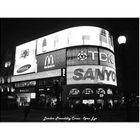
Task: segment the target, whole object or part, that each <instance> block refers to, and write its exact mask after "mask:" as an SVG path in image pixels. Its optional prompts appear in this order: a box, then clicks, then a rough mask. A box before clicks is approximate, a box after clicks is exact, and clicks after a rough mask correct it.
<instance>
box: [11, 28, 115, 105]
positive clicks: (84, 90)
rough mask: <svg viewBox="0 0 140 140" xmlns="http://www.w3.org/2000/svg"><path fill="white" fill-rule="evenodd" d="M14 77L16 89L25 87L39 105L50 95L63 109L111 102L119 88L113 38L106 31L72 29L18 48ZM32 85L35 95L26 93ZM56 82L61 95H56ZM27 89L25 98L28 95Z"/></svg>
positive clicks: (98, 29) (100, 29) (99, 29)
mask: <svg viewBox="0 0 140 140" xmlns="http://www.w3.org/2000/svg"><path fill="white" fill-rule="evenodd" d="M17 52H18V53H17ZM21 62H22V63H21ZM22 74H24V75H22ZM14 75H15V76H13V82H15V84H16V85H19V86H17V87H20V85H26V86H24V88H25V89H26V91H27V92H28V91H29V92H28V94H30V93H34V94H35V95H34V98H33V99H34V100H37V101H38V99H39V98H40V97H41V96H46V98H47V96H48V95H49V96H51V94H52V96H53V97H54V96H55V97H56V98H57V101H59V100H60V101H62V102H63V105H64V106H67V105H69V106H71V105H72V104H83V105H84V104H92V103H93V102H94V101H96V100H97V99H98V98H99V99H100V98H105V99H108V98H112V97H113V94H114V92H115V89H116V86H117V80H116V68H115V57H114V46H113V38H112V36H111V34H110V33H109V32H108V31H107V30H105V29H102V28H98V27H94V26H78V27H72V28H68V29H65V30H62V31H59V32H56V33H53V34H50V35H47V36H44V37H41V38H39V39H37V40H34V41H31V42H29V43H25V44H23V45H20V46H17V49H16V59H15V68H14ZM29 81H30V83H32V82H31V81H34V83H35V84H34V87H32V91H30V90H27V89H29V88H30V83H29ZM55 81H57V82H58V83H59V87H60V89H61V90H60V93H56V92H57V91H54V88H53V87H54V83H55ZM26 82H28V84H25V83H26ZM20 83H22V84H20ZM27 85H28V86H27ZM15 87H16V86H15ZM51 87H52V89H53V91H51V93H49V90H50V89H51ZM24 88H23V93H22V97H25V96H26V95H27V92H26V91H24ZM33 88H34V89H33ZM17 91H18V93H17V95H18V97H21V96H20V95H21V93H19V92H20V91H19V90H17ZM25 92H26V95H25V94H24V93H25ZM43 94H44V95H43ZM24 95H25V96H24ZM29 97H30V100H31V99H32V98H31V97H32V96H31V95H30V96H29Z"/></svg>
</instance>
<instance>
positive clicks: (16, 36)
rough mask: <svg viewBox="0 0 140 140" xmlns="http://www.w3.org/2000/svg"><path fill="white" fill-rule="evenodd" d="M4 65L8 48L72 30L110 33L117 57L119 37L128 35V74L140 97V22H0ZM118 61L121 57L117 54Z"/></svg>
mask: <svg viewBox="0 0 140 140" xmlns="http://www.w3.org/2000/svg"><path fill="white" fill-rule="evenodd" d="M0 20H1V29H0V30H1V55H0V57H1V62H3V61H4V56H5V53H6V51H7V49H8V48H11V50H12V51H13V53H14V51H15V47H16V46H17V45H20V44H23V43H25V42H28V41H31V40H34V39H37V38H39V37H42V36H45V35H48V34H51V33H54V32H57V31H60V30H63V29H66V28H69V27H73V26H81V25H84V26H88V25H90V26H97V27H101V28H104V29H106V30H108V31H109V32H110V33H111V34H112V35H113V38H114V46H115V50H116V53H117V52H118V51H120V48H119V47H120V46H119V45H118V44H117V37H118V36H119V35H122V34H123V35H126V37H127V44H126V48H125V55H126V63H127V65H126V66H125V71H126V73H127V76H128V79H129V82H128V86H129V87H131V88H130V90H131V91H132V92H137V93H138V87H139V84H138V80H139V19H138V18H1V19H0ZM116 57H119V55H118V54H116Z"/></svg>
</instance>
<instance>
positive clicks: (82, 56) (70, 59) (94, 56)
mask: <svg viewBox="0 0 140 140" xmlns="http://www.w3.org/2000/svg"><path fill="white" fill-rule="evenodd" d="M87 64H89V65H98V50H97V48H96V47H86V46H85V47H76V48H69V49H68V50H67V66H74V65H87Z"/></svg>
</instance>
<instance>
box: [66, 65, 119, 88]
mask: <svg viewBox="0 0 140 140" xmlns="http://www.w3.org/2000/svg"><path fill="white" fill-rule="evenodd" d="M67 84H68V85H72V84H109V85H115V86H116V85H117V79H116V72H115V70H114V69H113V68H111V67H106V66H96V65H95V66H92V65H86V66H84V65H80V66H69V67H67Z"/></svg>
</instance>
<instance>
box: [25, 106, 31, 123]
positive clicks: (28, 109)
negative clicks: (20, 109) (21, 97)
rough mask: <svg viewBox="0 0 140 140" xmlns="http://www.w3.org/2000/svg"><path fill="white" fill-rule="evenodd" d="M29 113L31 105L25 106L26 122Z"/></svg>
mask: <svg viewBox="0 0 140 140" xmlns="http://www.w3.org/2000/svg"><path fill="white" fill-rule="evenodd" d="M29 112H30V106H29V105H28V106H25V108H24V121H26V120H27V117H28V114H29Z"/></svg>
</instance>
